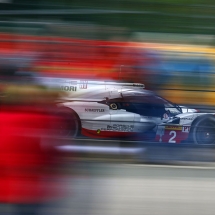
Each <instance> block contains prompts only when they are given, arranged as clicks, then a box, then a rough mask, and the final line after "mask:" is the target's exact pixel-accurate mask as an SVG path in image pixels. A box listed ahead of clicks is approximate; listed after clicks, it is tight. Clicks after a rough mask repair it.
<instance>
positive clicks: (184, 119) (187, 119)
mask: <svg viewBox="0 0 215 215" xmlns="http://www.w3.org/2000/svg"><path fill="white" fill-rule="evenodd" d="M181 119H183V120H193V119H192V118H181Z"/></svg>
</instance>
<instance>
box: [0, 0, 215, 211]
mask: <svg viewBox="0 0 215 215" xmlns="http://www.w3.org/2000/svg"><path fill="white" fill-rule="evenodd" d="M214 7H215V1H213V0H195V1H194V0H162V1H161V0H150V1H149V0H108V1H99V0H90V1H89V0H72V1H71V0H37V1H33V0H31V1H29V0H28V1H27V0H0V214H7V213H9V212H11V213H13V214H22V215H24V214H25V213H28V214H34V215H35V214H40V213H41V214H57V213H59V214H80V215H82V214H83V215H84V214H89V215H91V214H92V215H95V214H98V215H100V214H102V215H105V214H107V215H109V214H112V215H115V214H116V215H121V214H123V215H127V214H128V215H133V214H134V215H135V214H146V215H148V214H153V215H154V214H159V215H162V214H164V215H166V214H167V215H168V214H169V215H170V214H171V215H172V214H176V215H177V214H180V215H181V214H195V215H198V214H199V215H200V214H205V215H207V214H213V213H214V209H215V206H214V203H213V200H214V197H215V193H214V192H215V191H214V190H215V189H214V186H215V184H214V182H213V180H212V179H213V178H214V171H213V170H209V169H207V170H205V169H204V170H203V169H201V170H200V169H192V168H191V169H189V170H188V169H185V168H184V169H183V168H182V169H174V168H168V167H167V168H159V167H156V168H152V167H151V166H150V165H149V166H141V165H140V166H139V165H137V166H135V165H129V166H127V165H123V164H122V163H128V162H138V163H144V162H146V163H147V164H152V163H159V164H160V163H167V164H174V165H177V164H178V163H180V165H183V164H185V165H188V164H192V165H196V166H198V165H214V162H215V159H214V147H213V145H212V144H211V145H210V147H208V146H206V144H205V145H201V146H199V145H198V144H195V145H194V144H193V145H191V147H190V145H189V143H188V145H189V147H187V146H185V145H183V144H184V142H183V141H184V139H180V140H182V142H183V143H181V145H182V146H181V145H180V144H178V145H177V147H178V148H177V147H169V145H165V147H162V146H163V145H164V144H165V143H160V142H158V143H156V144H157V145H152V146H151V145H150V144H151V143H149V142H147V144H148V145H147V146H146V145H144V144H146V142H145V143H143V144H142V139H141V141H139V142H138V144H137V142H134V141H129V144H130V145H129V146H128V142H126V141H128V139H126V138H125V133H122V132H121V131H122V130H121V131H120V132H121V133H120V132H119V133H120V135H122V136H121V137H123V140H122V139H120V138H118V139H117V143H115V142H114V141H113V140H106V141H104V140H103V139H102V138H101V139H100V140H99V141H98V142H97V141H94V140H90V142H87V143H86V142H84V138H83V141H82V139H81V138H80V139H79V142H75V141H77V139H72V138H71V136H72V135H71V133H73V134H74V136H75V135H76V134H77V133H78V132H79V130H78V129H79V128H80V127H81V125H80V124H81V123H80V122H79V121H78V117H77V114H75V112H74V111H73V110H72V112H71V109H72V108H70V112H68V110H67V111H66V110H65V109H62V111H59V109H56V108H57V105H59V101H60V100H61V101H62V94H63V93H65V94H66V93H71V95H72V96H71V98H70V99H72V97H74V94H72V93H74V92H79V90H82V92H85V91H87V90H86V88H87V83H88V81H90V80H95V81H98V80H99V81H103V83H104V82H105V81H113V82H117V83H118V82H126V83H132V84H133V83H142V84H144V86H145V88H146V89H149V90H152V91H153V92H155V93H157V94H158V95H159V96H161V97H164V98H166V99H167V100H170V101H171V102H173V103H176V104H180V105H182V106H184V107H185V108H186V109H187V111H188V108H189V109H190V110H191V109H192V110H195V111H196V112H197V111H198V112H197V113H200V112H201V111H204V112H205V113H207V115H206V117H207V116H208V115H209V114H208V113H209V112H210V113H211V112H212V115H211V116H210V119H212V120H210V121H209V124H207V122H206V123H205V121H204V118H203V119H202V118H201V119H202V120H203V126H202V127H203V129H202V130H201V129H200V130H198V129H196V130H195V131H196V133H195V134H200V135H199V136H200V137H201V136H202V137H204V138H205V139H206V140H208V139H209V140H210V138H211V139H213V138H214V137H215V136H214V127H215V126H214V123H215V120H214V114H213V113H215V111H214V110H215V84H214V83H215V73H214V71H215V70H214V69H215V47H214V45H215V37H214V32H215V31H214V19H215V15H214ZM38 77H39V78H38ZM46 78H47V79H49V78H53V79H54V80H56V82H57V83H53V82H51V81H49V80H48V81H47V79H46ZM62 78H65V79H67V78H69V80H70V81H69V82H68V81H67V80H66V81H65V79H64V80H63V81H62ZM72 79H75V80H79V82H77V81H71V80H72ZM38 80H40V81H41V82H39V81H38ZM45 81H47V82H46V84H47V85H46V84H44V83H45ZM62 83H63V84H62ZM80 83H82V84H80ZM79 84H80V85H81V86H80V85H79ZM59 85H60V87H61V89H62V91H65V92H59V89H56V88H57V87H56V86H58V87H59ZM103 85H104V84H103ZM140 86H143V85H140ZM107 88H108V87H107ZM104 89H105V92H108V91H106V87H104ZM109 89H110V88H109ZM113 91H114V90H113ZM115 91H116V90H115ZM108 93H109V95H110V94H111V93H112V91H109V92H108ZM117 93H118V94H119V91H118V92H117ZM115 95H116V94H115ZM112 96H113V97H114V93H113V94H112ZM76 99H77V100H79V99H81V98H80V96H79V98H76ZM87 99H89V103H90V98H87ZM94 99H95V100H96V99H97V98H94ZM102 99H103V101H102V102H103V103H102V105H106V109H107V110H108V111H109V110H110V107H109V106H108V105H107V97H105V98H102ZM121 99H123V98H121ZM64 101H65V100H64ZM87 102H88V101H87ZM87 102H86V103H87ZM74 103H75V102H74ZM74 103H73V104H74ZM95 103H96V104H100V103H99V102H97V100H96V102H95ZM100 105H101V104H100ZM112 105H113V106H112V107H113V109H112V110H111V112H112V111H114V110H116V111H118V110H117V109H118V106H117V105H116V104H115V102H114V103H113V104H112ZM114 105H115V106H114ZM126 105H127V104H126ZM126 105H125V106H126ZM172 105H175V104H172ZM175 106H176V105H175ZM58 107H59V106H58ZM95 107H96V106H95ZM176 107H177V109H178V110H182V108H181V107H179V106H178V105H177V106H176ZM83 108H84V109H83V110H84V113H85V112H87V113H88V114H89V116H90V114H94V112H98V113H101V115H100V116H99V117H98V118H99V119H101V118H102V117H103V116H102V114H103V113H104V108H100V111H98V110H99V109H97V111H95V110H94V111H86V110H85V107H83ZM93 108H94V107H90V109H91V110H93ZM127 110H128V109H127ZM127 110H125V109H123V111H124V112H126V111H127ZM123 111H122V112H123ZM111 112H108V114H109V115H108V114H107V115H106V116H108V117H109V118H108V119H109V120H110V122H111V123H112V124H113V120H112V119H113V118H111V117H113V115H112V116H111V114H110V113H111ZM127 112H129V111H127ZM71 113H73V114H71ZM184 114H185V115H186V113H184ZM189 114H190V115H189ZM200 114H201V113H200ZM71 115H73V116H71ZM178 115H180V116H183V117H181V118H179V117H178V118H177V117H176V119H175V118H173V120H172V121H171V123H178V124H179V122H181V124H182V122H183V120H184V122H185V124H183V126H184V128H186V129H183V128H182V127H181V132H184V134H185V135H184V136H186V138H187V139H188V140H190V135H188V131H189V132H190V133H189V134H191V135H192V132H193V131H194V127H193V125H195V124H194V123H193V122H194V121H192V120H193V119H192V117H191V113H187V115H186V116H185V115H182V114H178ZM91 116H92V115H91ZM123 116H124V117H121V119H119V121H121V122H123V121H124V122H125V120H127V121H129V119H125V118H126V117H125V115H123ZM135 116H136V115H134V114H133V115H132V117H133V118H132V120H130V121H131V122H132V124H133V123H134V122H135V120H136V119H137V118H135ZM193 116H194V115H193ZM147 117H148V116H147ZM159 117H160V116H158V118H159ZM162 117H163V118H165V117H167V118H168V114H166V113H165V114H164V115H163V116H161V120H162ZM94 119H95V118H93V120H94ZM148 119H152V117H151V116H149V117H148ZM87 120H88V121H90V120H91V121H93V120H92V119H91V118H90V117H89V119H87ZM111 120H112V121H111ZM159 120H160V119H159ZM180 120H182V121H180ZM186 120H188V121H189V122H190V124H189V126H190V127H189V128H188V126H187V124H186V123H187V122H186ZM101 121H102V120H101ZM130 121H129V122H130ZM140 122H141V121H140ZM147 122H148V121H147ZM196 122H197V121H196V120H195V123H196ZM201 122H202V121H199V122H198V125H200V126H199V127H201V125H202V124H201ZM87 123H88V122H87ZM111 123H110V124H111ZM162 123H163V122H162ZM140 124H141V123H140ZM89 125H90V126H89V127H90V128H91V127H92V128H93V129H94V133H93V135H94V137H99V135H100V136H101V134H103V133H105V132H106V131H107V130H106V129H107V128H111V130H110V133H111V132H112V133H113V131H114V129H116V130H117V131H119V130H120V129H124V131H125V130H127V129H128V128H130V129H133V125H130V126H127V127H123V125H122V123H120V124H118V125H114V124H113V125H109V124H107V125H106V126H105V127H104V126H103V125H102V126H101V125H99V127H98V128H96V129H95V126H94V124H93V123H92V126H91V124H89ZM163 125H164V126H163V127H165V123H164V124H163ZM175 125H176V124H175ZM208 125H209V126H208ZM211 125H212V129H209V131H208V130H207V128H208V127H210V126H211ZM107 126H108V127H107ZM157 127H158V126H157V124H155V127H153V128H152V129H154V130H155V129H157ZM167 127H168V126H167ZM76 128H77V129H76ZM170 128H171V129H173V128H174V125H173V126H172V127H171V126H170ZM210 128H211V127H210ZM171 129H167V131H164V130H163V129H162V127H160V135H157V137H158V138H160V139H157V140H159V141H162V140H161V139H162V138H161V137H162V135H163V133H165V132H166V133H165V134H168V137H169V144H174V142H175V139H174V138H175V137H176V134H177V138H178V132H179V130H180V128H179V130H177V129H176V130H174V131H172V130H171ZM154 130H153V132H152V133H151V134H150V135H149V136H147V138H148V139H150V137H153V135H154ZM139 131H140V133H141V132H142V133H144V132H143V130H142V129H139ZM85 133H87V132H86V131H85ZM193 133H194V132H193ZM201 134H202V135H201ZM63 135H64V138H63V137H62V136H63ZM66 135H67V136H66ZM65 136H66V138H65ZM148 139H147V140H148ZM124 140H125V141H124ZM74 142H75V144H74ZM170 142H171V143H170ZM199 142H201V139H200V141H199ZM199 142H198V143H199ZM209 142H210V141H209ZM76 143H77V145H76ZM206 143H208V141H206ZM158 144H163V145H162V146H160V145H158ZM200 144H201V143H200ZM168 147H169V148H168ZM56 149H61V150H59V151H57V150H56ZM62 149H63V150H62ZM68 149H69V151H67V150H68ZM60 151H61V152H60ZM140 152H142V153H143V154H141V153H140ZM127 156H128V157H127ZM129 156H130V157H129ZM131 156H133V157H132V158H131ZM103 162H105V163H103ZM114 162H120V164H117V165H116V164H114ZM199 162H201V163H199ZM67 182H68V183H69V186H66V185H67ZM65 190H66V191H68V193H67V192H66V191H65ZM70 191H71V193H72V194H70Z"/></svg>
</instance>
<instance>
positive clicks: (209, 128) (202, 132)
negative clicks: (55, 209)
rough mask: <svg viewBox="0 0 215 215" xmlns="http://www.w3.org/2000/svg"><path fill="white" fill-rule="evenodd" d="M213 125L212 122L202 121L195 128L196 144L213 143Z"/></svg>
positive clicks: (214, 137)
mask: <svg viewBox="0 0 215 215" xmlns="http://www.w3.org/2000/svg"><path fill="white" fill-rule="evenodd" d="M214 129H215V125H214V123H213V122H204V123H202V124H201V125H200V126H199V127H197V128H196V140H197V143H198V144H214V143H215V131H214Z"/></svg>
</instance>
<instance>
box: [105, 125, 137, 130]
mask: <svg viewBox="0 0 215 215" xmlns="http://www.w3.org/2000/svg"><path fill="white" fill-rule="evenodd" d="M107 130H108V131H133V130H134V126H133V125H119V124H113V126H111V125H108V126H107Z"/></svg>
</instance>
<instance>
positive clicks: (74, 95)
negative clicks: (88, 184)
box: [49, 78, 215, 144]
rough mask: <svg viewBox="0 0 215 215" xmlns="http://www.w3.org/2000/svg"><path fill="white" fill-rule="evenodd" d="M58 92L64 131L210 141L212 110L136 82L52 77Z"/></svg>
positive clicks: (214, 125)
mask: <svg viewBox="0 0 215 215" xmlns="http://www.w3.org/2000/svg"><path fill="white" fill-rule="evenodd" d="M53 82H54V83H57V85H58V86H59V87H60V89H61V90H62V91H63V92H64V94H63V97H62V100H61V101H59V102H58V107H59V113H61V112H62V113H64V114H66V119H67V123H66V124H65V128H63V131H64V132H65V135H68V136H71V137H77V136H79V135H84V136H87V137H91V138H123V139H124V138H127V139H130V140H131V139H132V140H150V141H157V142H169V143H181V142H185V141H188V142H193V143H195V144H214V143H215V116H214V114H213V113H200V112H198V111H197V110H195V109H189V108H186V107H183V106H178V105H176V104H173V103H171V102H169V101H167V100H165V99H164V98H162V97H160V96H158V95H156V94H155V93H153V92H151V91H148V90H145V89H144V85H143V84H139V83H117V82H105V81H104V82H101V81H85V80H73V79H63V78H61V79H53V80H52V81H51V82H50V81H49V83H53Z"/></svg>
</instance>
